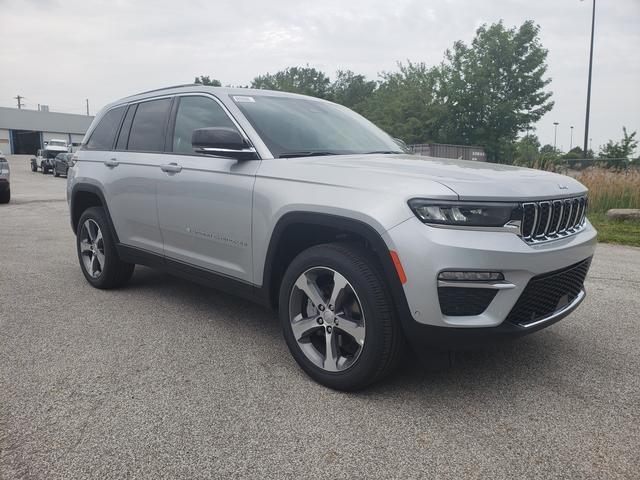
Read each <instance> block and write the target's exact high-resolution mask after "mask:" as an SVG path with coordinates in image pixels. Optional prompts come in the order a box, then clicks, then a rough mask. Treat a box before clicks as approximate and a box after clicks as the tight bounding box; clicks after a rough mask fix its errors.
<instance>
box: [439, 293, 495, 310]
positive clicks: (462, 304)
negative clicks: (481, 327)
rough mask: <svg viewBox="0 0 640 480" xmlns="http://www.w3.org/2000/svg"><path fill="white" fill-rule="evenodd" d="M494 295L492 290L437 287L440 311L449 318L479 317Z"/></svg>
mask: <svg viewBox="0 0 640 480" xmlns="http://www.w3.org/2000/svg"><path fill="white" fill-rule="evenodd" d="M496 293H498V290H496V289H493V288H466V287H438V298H439V299H440V310H442V313H443V314H444V315H447V316H450V317H461V316H466V315H480V314H481V313H482V312H484V311H485V310H486V309H487V307H488V306H489V304H490V303H491V300H493V297H495V296H496Z"/></svg>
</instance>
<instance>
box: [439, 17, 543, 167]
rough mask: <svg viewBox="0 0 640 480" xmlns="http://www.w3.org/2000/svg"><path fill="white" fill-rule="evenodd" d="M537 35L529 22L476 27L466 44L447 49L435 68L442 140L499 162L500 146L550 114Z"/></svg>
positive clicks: (461, 43) (512, 141) (534, 27)
mask: <svg viewBox="0 0 640 480" xmlns="http://www.w3.org/2000/svg"><path fill="white" fill-rule="evenodd" d="M538 33H539V27H538V26H537V25H535V24H534V23H533V22H531V21H527V22H525V23H524V24H522V25H521V26H520V27H519V28H512V29H507V28H505V26H504V25H503V24H502V22H499V23H495V24H493V25H490V26H487V25H483V26H481V27H480V28H479V29H478V30H477V31H476V36H475V38H474V39H473V41H472V42H471V45H466V44H464V43H463V42H461V41H459V42H456V43H455V44H454V46H453V48H452V49H451V50H447V52H446V54H445V59H444V62H443V63H442V65H441V66H440V68H439V72H440V81H439V84H438V85H439V97H440V101H441V103H442V105H443V106H444V114H445V116H444V118H443V120H442V121H443V126H442V132H441V137H444V138H445V139H446V141H447V142H449V143H459V144H467V145H469V144H470V145H474V144H475V145H482V146H484V147H485V149H486V151H487V156H488V158H489V159H490V160H494V161H500V160H501V159H500V158H499V153H500V151H501V148H503V147H504V145H505V144H507V145H508V144H512V143H514V142H515V140H516V138H517V136H518V134H519V133H521V132H524V131H526V130H527V129H528V128H530V126H531V125H532V124H533V123H535V122H536V121H538V120H539V119H540V118H541V117H542V116H543V115H544V114H545V113H547V112H548V111H549V110H551V108H552V107H553V102H552V101H551V100H550V98H551V92H547V91H545V87H546V86H547V85H548V84H549V82H550V81H551V80H550V79H548V78H544V76H545V73H546V71H547V64H546V58H547V50H546V49H544V48H543V47H542V45H541V43H540V40H539V38H538Z"/></svg>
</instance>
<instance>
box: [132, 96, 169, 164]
mask: <svg viewBox="0 0 640 480" xmlns="http://www.w3.org/2000/svg"><path fill="white" fill-rule="evenodd" d="M170 105H171V100H170V99H168V98H163V99H160V100H151V101H150V102H144V103H139V104H138V108H137V109H136V113H135V116H134V117H133V123H132V124H131V133H130V134H129V145H128V147H127V149H128V150H139V151H145V152H161V151H163V150H164V128H165V125H166V123H167V117H168V116H169V106H170Z"/></svg>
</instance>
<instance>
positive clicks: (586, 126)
mask: <svg viewBox="0 0 640 480" xmlns="http://www.w3.org/2000/svg"><path fill="white" fill-rule="evenodd" d="M595 24H596V0H593V10H592V12H591V49H590V50H589V80H588V82H587V113H586V115H585V120H584V151H585V153H586V151H587V146H588V143H587V141H588V140H589V111H590V108H591V71H592V69H593V32H594V28H595Z"/></svg>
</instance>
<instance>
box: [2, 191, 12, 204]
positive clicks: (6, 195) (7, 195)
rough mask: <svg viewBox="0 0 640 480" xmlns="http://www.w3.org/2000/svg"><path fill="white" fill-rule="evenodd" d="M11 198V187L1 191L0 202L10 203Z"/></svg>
mask: <svg viewBox="0 0 640 480" xmlns="http://www.w3.org/2000/svg"><path fill="white" fill-rule="evenodd" d="M10 200H11V189H10V188H7V189H6V190H4V191H2V192H0V203H9V201H10Z"/></svg>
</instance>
